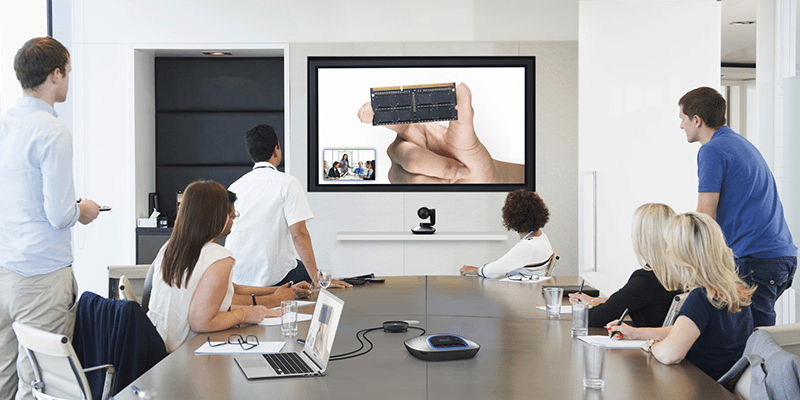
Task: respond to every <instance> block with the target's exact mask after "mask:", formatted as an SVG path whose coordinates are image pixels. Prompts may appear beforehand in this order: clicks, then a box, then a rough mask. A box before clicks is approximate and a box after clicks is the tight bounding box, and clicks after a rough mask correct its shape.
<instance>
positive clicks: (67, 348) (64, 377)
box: [12, 322, 114, 400]
mask: <svg viewBox="0 0 800 400" xmlns="http://www.w3.org/2000/svg"><path fill="white" fill-rule="evenodd" d="M12 327H13V328H14V333H16V335H17V341H18V342H19V344H20V345H22V347H24V348H25V351H26V352H27V353H28V358H29V359H30V360H31V364H32V365H33V374H34V379H35V380H34V381H33V382H32V383H31V386H32V387H33V388H32V392H33V397H34V398H35V399H37V400H67V399H69V400H79V399H81V400H83V399H85V400H92V392H91V390H90V389H89V383H88V382H87V381H86V375H85V372H89V371H94V370H98V369H106V378H105V382H104V386H103V397H102V400H107V399H108V398H109V397H111V391H112V390H113V387H114V366H113V365H111V364H107V365H100V366H97V367H91V368H86V369H83V368H82V367H81V363H80V361H78V356H77V355H76V354H75V350H74V349H73V348H72V343H71V342H70V341H69V338H67V337H66V336H64V335H58V334H55V333H50V332H47V331H43V330H41V329H38V328H34V327H32V326H28V325H25V324H23V323H19V322H14V324H13V325H12Z"/></svg>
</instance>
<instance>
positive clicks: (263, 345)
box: [194, 342, 286, 355]
mask: <svg viewBox="0 0 800 400" xmlns="http://www.w3.org/2000/svg"><path fill="white" fill-rule="evenodd" d="M222 343H226V342H211V344H213V345H215V346H216V345H219V344H222ZM284 344H286V342H259V343H258V346H256V347H253V348H252V349H250V350H245V349H244V348H242V346H239V345H238V344H225V345H221V346H216V347H212V346H209V344H208V342H205V343H203V345H202V346H200V347H198V348H197V350H195V351H194V354H195V355H202V354H247V353H254V354H261V353H277V352H279V351H281V349H282V348H283V345H284Z"/></svg>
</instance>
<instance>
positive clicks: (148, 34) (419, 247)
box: [72, 0, 578, 293]
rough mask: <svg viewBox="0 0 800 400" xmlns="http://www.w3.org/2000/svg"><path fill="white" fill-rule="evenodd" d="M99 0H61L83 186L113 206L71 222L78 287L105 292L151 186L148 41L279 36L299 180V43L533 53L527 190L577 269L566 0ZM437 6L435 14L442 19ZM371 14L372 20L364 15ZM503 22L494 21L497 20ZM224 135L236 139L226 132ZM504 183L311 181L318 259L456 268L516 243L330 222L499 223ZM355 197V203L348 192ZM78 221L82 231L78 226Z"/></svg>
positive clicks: (194, 43)
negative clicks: (389, 189) (428, 239)
mask: <svg viewBox="0 0 800 400" xmlns="http://www.w3.org/2000/svg"><path fill="white" fill-rule="evenodd" d="M375 4H376V3H375V2H373V1H366V0H360V1H347V2H344V1H295V2H278V1H263V2H251V1H244V0H240V1H228V2H225V3H224V6H223V5H221V3H219V2H217V1H211V0H202V1H189V0H176V1H170V2H162V1H137V2H123V1H100V0H83V1H80V0H76V1H74V3H73V9H74V10H73V18H72V21H73V32H74V50H73V57H74V61H73V78H74V79H75V80H76V81H79V82H80V83H79V84H77V85H74V87H73V88H72V89H73V93H74V96H75V99H76V100H75V103H76V105H75V115H76V122H75V136H76V146H77V147H78V149H79V151H80V152H81V155H80V157H81V163H83V166H84V167H83V171H84V172H83V173H82V174H81V175H80V176H78V177H77V181H78V186H81V185H83V186H84V187H85V188H86V190H85V196H86V197H90V198H93V199H95V200H97V201H98V202H100V203H104V204H109V205H112V206H113V207H114V210H113V211H112V212H111V213H108V214H107V215H103V216H102V217H101V219H98V220H97V221H96V222H95V223H93V224H91V225H89V226H87V227H85V228H80V229H82V230H81V231H79V234H80V235H83V237H82V239H81V240H80V243H79V245H76V260H75V265H76V270H77V271H78V277H79V284H80V285H81V290H92V291H95V292H98V293H106V291H107V288H106V285H107V281H106V276H107V275H106V270H105V268H106V266H107V265H114V264H132V263H133V262H134V259H135V257H134V245H135V236H134V228H135V220H136V218H137V217H141V216H144V215H143V212H142V210H145V209H146V207H145V206H143V205H146V204H147V197H146V196H147V193H148V192H150V191H153V188H154V175H155V172H154V161H153V158H154V157H153V154H152V151H153V150H152V149H153V146H154V145H153V141H152V137H151V136H150V135H149V134H148V132H152V131H153V130H154V128H153V126H154V123H153V121H152V119H150V118H148V115H151V114H152V112H153V106H152V103H151V100H149V98H150V97H151V96H152V93H150V90H152V89H151V85H152V82H148V81H150V80H151V79H152V76H153V71H152V69H150V68H151V67H149V65H150V61H151V58H152V54H153V51H154V49H202V48H203V47H207V48H221V47H223V48H224V47H228V46H235V47H238V48H264V47H271V46H276V45H277V46H281V45H283V44H287V43H288V46H287V47H286V54H287V57H288V64H287V65H288V73H289V80H290V87H289V93H288V96H289V101H288V112H289V122H290V125H289V126H290V128H289V132H287V137H288V138H289V139H290V141H291V142H290V148H289V149H288V153H289V154H288V157H287V162H288V163H289V171H290V173H291V174H292V175H294V176H296V177H298V178H299V179H300V181H301V182H305V181H306V173H307V171H306V168H307V167H306V154H307V149H306V141H307V138H306V134H307V130H306V117H307V116H306V88H305V87H306V62H305V58H306V57H307V56H309V55H318V56H324V55H427V54H443V55H516V54H520V55H535V56H537V64H536V67H537V93H536V96H537V98H536V106H537V116H536V117H537V119H536V123H537V145H536V147H537V168H538V172H537V191H538V192H539V193H540V194H541V195H542V197H543V198H544V199H545V201H546V202H547V203H548V205H549V206H550V210H551V212H552V214H553V216H552V218H551V220H550V223H549V224H548V226H547V228H546V231H547V232H548V235H549V236H550V238H551V241H552V242H553V244H554V246H555V247H556V249H557V250H558V251H559V253H560V254H561V255H562V262H561V263H559V268H560V269H562V268H563V269H562V270H561V273H563V274H574V273H575V272H576V271H577V269H576V266H577V215H576V213H575V210H576V209H577V189H576V188H577V165H578V163H577V45H576V42H575V40H576V39H577V24H576V22H577V2H573V1H568V2H551V1H549V0H536V1H507V2H501V3H499V4H498V3H497V2H494V1H483V0H481V1H468V2H464V1H455V0H453V1H429V2H416V1H410V0H409V1H401V2H394V3H391V5H389V4H383V7H377V8H376V6H375ZM442 15H446V16H447V17H446V18H443V17H442ZM376 21H379V22H376ZM498 21H503V23H502V24H501V23H498ZM234 145H238V143H237V144H234ZM504 198H505V194H504V193H436V194H432V193H370V194H346V193H332V194H319V193H310V194H309V200H310V202H311V206H312V209H313V210H314V213H315V216H316V218H315V219H314V220H312V221H311V222H310V223H309V230H310V231H311V235H312V237H313V242H314V246H315V250H316V251H315V252H316V255H317V259H318V262H319V263H321V264H323V265H329V266H332V267H333V273H334V275H339V276H341V275H352V274H358V273H362V272H376V273H378V274H389V275H395V274H437V273H457V271H458V268H459V267H460V266H461V265H462V264H480V263H483V262H486V261H489V260H490V259H492V258H495V257H499V256H500V255H502V254H503V253H504V252H505V250H506V249H508V248H510V247H511V246H512V245H513V243H514V242H515V240H514V238H513V236H512V235H511V234H509V240H508V241H507V242H495V243H487V244H481V245H475V244H474V243H471V244H468V245H465V244H458V243H446V244H445V243H437V244H435V245H432V244H424V243H423V244H419V243H416V244H413V245H410V244H402V243H379V242H372V243H345V242H337V241H336V240H335V234H336V232H338V231H363V230H381V231H405V230H407V229H410V228H411V227H413V226H415V225H417V223H418V222H419V220H418V219H417V217H416V213H415V211H416V209H417V208H419V207H420V206H423V205H425V206H428V207H434V208H436V209H437V228H439V229H440V230H442V231H457V230H462V231H500V230H502V228H501V221H500V207H501V205H502V202H503V199H504ZM356 203H358V204H361V206H360V207H361V211H360V212H358V213H352V212H348V210H349V209H351V207H350V206H349V205H350V204H356ZM80 232H83V233H80Z"/></svg>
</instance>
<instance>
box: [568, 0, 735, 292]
mask: <svg viewBox="0 0 800 400" xmlns="http://www.w3.org/2000/svg"><path fill="white" fill-rule="evenodd" d="M715 21H716V22H715ZM719 21H720V6H719V3H717V2H713V1H707V0H695V1H642V2H630V1H581V2H580V29H581V40H580V41H579V46H580V48H579V82H580V84H579V89H578V91H579V111H580V113H579V132H580V134H579V145H578V146H579V150H578V159H579V167H578V169H579V171H580V172H581V173H582V174H585V173H588V172H591V171H596V173H597V192H596V198H597V200H596V207H597V215H596V221H597V226H596V229H597V237H596V243H597V248H596V259H597V273H592V272H586V271H587V270H589V269H590V268H591V267H592V265H591V264H592V261H593V260H594V258H590V257H588V255H589V254H587V256H584V254H581V259H582V262H581V268H582V269H581V273H582V276H584V277H585V278H586V279H587V280H588V281H589V282H590V283H592V284H593V285H594V286H595V287H597V288H598V289H600V290H601V291H602V292H604V293H606V294H609V293H612V292H613V291H615V290H616V289H618V288H619V287H621V286H622V285H623V284H625V282H626V281H627V279H628V277H629V276H630V273H631V272H632V271H633V270H635V269H637V268H639V264H638V262H637V261H636V258H635V256H634V254H633V250H632V246H631V235H630V232H631V220H632V216H633V212H634V210H635V209H636V208H637V207H638V206H640V205H642V204H644V203H650V202H657V203H665V204H668V205H670V206H671V207H672V208H673V209H675V211H677V212H686V211H690V210H694V209H695V207H696V202H697V174H696V170H697V163H696V155H697V149H698V148H699V146H700V144H699V143H693V144H688V143H687V142H686V135H685V133H684V132H683V131H682V130H681V129H680V119H679V118H678V113H679V108H678V104H677V103H678V100H679V99H680V97H681V96H683V94H684V93H686V92H687V91H689V90H691V89H694V88H696V87H699V86H710V87H713V88H718V87H719V82H720V29H719V26H720V23H719ZM593 195H594V193H591V191H582V192H581V193H580V196H581V197H582V201H588V199H589V198H590V197H591V196H593ZM588 217H590V216H586V217H583V216H582V218H588ZM581 226H584V224H583V223H582V224H581ZM580 237H581V238H582V239H583V238H585V237H587V236H584V235H583V234H581V236H580ZM589 237H591V236H589ZM584 248H585V247H584V246H582V247H581V250H583V249H584Z"/></svg>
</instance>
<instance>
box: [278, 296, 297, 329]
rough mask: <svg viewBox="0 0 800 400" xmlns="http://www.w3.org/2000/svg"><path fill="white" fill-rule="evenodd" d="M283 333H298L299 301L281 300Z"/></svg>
mask: <svg viewBox="0 0 800 400" xmlns="http://www.w3.org/2000/svg"><path fill="white" fill-rule="evenodd" d="M281 311H282V312H283V314H281V334H282V335H283V336H295V335H297V301H295V300H284V301H281Z"/></svg>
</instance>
